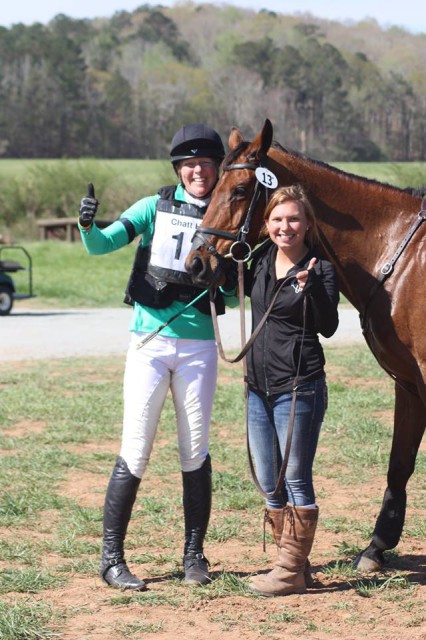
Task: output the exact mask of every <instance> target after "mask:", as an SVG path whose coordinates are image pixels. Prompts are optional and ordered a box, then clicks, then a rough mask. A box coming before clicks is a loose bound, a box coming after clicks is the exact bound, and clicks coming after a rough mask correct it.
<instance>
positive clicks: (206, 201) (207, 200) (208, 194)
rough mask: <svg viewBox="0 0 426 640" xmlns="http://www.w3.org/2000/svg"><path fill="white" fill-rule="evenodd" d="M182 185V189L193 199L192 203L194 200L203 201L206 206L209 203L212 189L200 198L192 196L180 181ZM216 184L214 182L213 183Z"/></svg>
mask: <svg viewBox="0 0 426 640" xmlns="http://www.w3.org/2000/svg"><path fill="white" fill-rule="evenodd" d="M181 185H182V187H183V188H184V190H185V191H186V193H187V194H188V195H189V196H190V197H191V198H192V199H193V200H194V202H193V203H192V204H195V203H196V202H203V203H204V205H205V206H207V205H208V204H209V201H210V198H211V194H212V192H213V189H214V187H213V189H210V191H209V192H208V193H206V195H204V196H203V197H202V198H200V197H199V196H194V194H193V193H191V192H190V191H189V190H188V189H187V188H186V187H185V185H184V184H183V182H181ZM215 186H216V184H215Z"/></svg>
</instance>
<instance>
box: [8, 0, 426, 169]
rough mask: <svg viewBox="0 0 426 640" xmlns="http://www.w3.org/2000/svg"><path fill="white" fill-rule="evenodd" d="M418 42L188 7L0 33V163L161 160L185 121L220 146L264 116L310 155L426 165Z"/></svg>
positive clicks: (308, 20) (373, 31) (286, 142)
mask: <svg viewBox="0 0 426 640" xmlns="http://www.w3.org/2000/svg"><path fill="white" fill-rule="evenodd" d="M380 38H382V44H380V42H381V40H380ZM390 38H392V39H393V48H392V51H393V52H394V53H393V56H394V57H389V53H387V52H388V51H389V39H390ZM398 43H401V55H400V57H399V58H398V56H397V55H395V46H396V47H397V48H398ZM425 44H426V36H414V35H411V34H408V33H407V32H405V31H403V30H398V29H395V28H394V29H393V30H392V29H391V30H387V31H386V30H383V29H381V28H380V27H379V26H378V25H377V24H376V23H374V21H370V22H369V23H359V24H353V25H342V24H338V23H332V22H327V21H323V20H320V19H316V18H314V17H312V16H306V17H300V16H298V17H297V16H296V17H295V16H285V15H281V14H277V13H275V12H270V11H264V10H261V11H259V12H253V11H249V10H242V9H236V8H235V7H229V6H228V7H227V6H226V5H224V6H222V7H217V6H213V5H208V4H206V5H193V4H192V3H190V2H189V3H187V4H183V5H179V6H176V7H173V8H170V9H166V8H164V7H161V6H159V5H158V6H151V5H143V6H141V7H139V8H138V9H137V10H136V11H134V12H126V11H121V12H118V13H116V14H114V15H113V16H112V17H111V18H110V19H95V20H74V19H71V18H69V17H67V16H65V15H58V16H56V17H55V18H54V19H53V20H52V21H51V22H50V23H49V24H47V25H42V24H40V23H35V24H33V25H30V26H25V25H23V24H17V25H14V26H12V27H11V28H10V29H7V28H4V27H3V28H0V157H4V158H67V157H68V158H74V157H82V156H87V157H96V158H100V157H101V158H153V159H154V158H165V157H167V155H168V149H169V142H170V139H171V137H172V135H173V133H174V132H175V131H176V129H178V128H179V127H180V126H182V124H184V123H187V122H199V121H206V122H208V123H209V124H211V125H212V126H213V127H215V128H216V129H217V130H218V131H219V132H220V133H221V134H222V135H223V136H224V139H225V140H226V137H227V135H228V134H229V131H230V129H231V127H232V126H238V127H239V128H240V129H241V130H242V131H243V133H244V134H245V135H246V137H250V136H252V135H254V134H256V133H257V132H258V130H259V129H260V128H261V126H262V124H263V121H264V119H265V118H266V117H268V118H270V120H271V121H272V122H273V125H274V132H275V138H276V140H278V141H279V142H280V143H281V144H282V145H283V146H286V147H290V148H293V149H297V150H299V151H301V152H303V153H307V154H308V155H310V156H313V157H318V158H321V159H324V160H328V161H349V160H353V161H369V160H375V161H377V160H388V161H405V160H411V161H412V160H425V159H426V131H425V128H426V117H425V116H426V83H425V81H424V73H423V72H422V69H423V68H424V64H425V62H426V61H425V60H424V55H425V54H424V51H425ZM402 45H403V46H402ZM416 51H417V52H423V53H422V54H421V55H416ZM402 52H403V53H404V55H402ZM404 65H405V66H404Z"/></svg>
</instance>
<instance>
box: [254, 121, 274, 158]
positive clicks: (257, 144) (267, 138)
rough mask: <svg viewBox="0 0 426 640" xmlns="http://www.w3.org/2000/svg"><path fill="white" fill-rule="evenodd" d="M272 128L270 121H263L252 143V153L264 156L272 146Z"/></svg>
mask: <svg viewBox="0 0 426 640" xmlns="http://www.w3.org/2000/svg"><path fill="white" fill-rule="evenodd" d="M272 134H273V128H272V124H271V121H270V120H265V124H264V125H263V129H262V131H260V133H258V134H257V136H256V138H255V139H254V140H253V142H252V146H253V151H254V153H256V154H262V155H266V154H267V153H268V151H269V147H270V146H271V144H272Z"/></svg>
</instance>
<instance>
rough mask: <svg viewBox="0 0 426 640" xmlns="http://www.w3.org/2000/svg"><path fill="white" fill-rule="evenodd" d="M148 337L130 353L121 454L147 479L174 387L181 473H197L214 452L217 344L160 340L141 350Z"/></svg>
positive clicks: (136, 341) (133, 344) (137, 335)
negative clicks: (212, 425) (212, 431)
mask: <svg viewBox="0 0 426 640" xmlns="http://www.w3.org/2000/svg"><path fill="white" fill-rule="evenodd" d="M145 335H146V334H141V333H133V334H132V337H131V341H130V345H129V350H128V352H127V361H126V369H125V374H124V418H123V439H122V445H121V451H120V455H121V457H122V458H124V460H125V461H126V463H127V466H128V467H129V470H130V472H131V473H132V474H133V475H134V476H136V477H137V478H142V476H143V474H144V471H145V469H146V467H147V465H148V462H149V458H150V456H151V451H152V446H153V443H154V438H155V434H156V432H157V427H158V422H159V419H160V414H161V410H162V408H163V405H164V401H165V399H166V396H167V392H168V390H169V388H170V389H171V392H172V397H173V404H174V407H175V413H176V421H177V435H178V444H179V456H180V464H181V469H182V471H195V470H196V469H199V468H200V467H201V466H202V464H203V462H204V460H205V459H206V456H207V454H208V442H209V428H210V418H211V412H212V406H213V399H214V394H215V391H216V378H217V347H216V343H215V342H214V340H184V339H180V338H179V339H177V338H166V337H162V336H157V337H155V338H153V339H152V340H151V341H150V342H149V343H148V344H146V345H145V346H143V347H142V348H141V349H136V345H137V344H139V342H140V341H141V340H142V338H143V337H144V336H145Z"/></svg>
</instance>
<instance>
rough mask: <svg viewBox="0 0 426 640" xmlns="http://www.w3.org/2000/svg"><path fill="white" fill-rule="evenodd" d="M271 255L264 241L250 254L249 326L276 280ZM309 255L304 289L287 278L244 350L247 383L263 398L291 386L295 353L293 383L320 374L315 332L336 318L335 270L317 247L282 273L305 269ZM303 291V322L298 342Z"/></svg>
mask: <svg viewBox="0 0 426 640" xmlns="http://www.w3.org/2000/svg"><path fill="white" fill-rule="evenodd" d="M276 254H277V248H276V246H275V245H272V246H270V247H269V248H268V249H267V250H266V251H265V252H264V253H262V254H261V255H260V256H256V258H254V259H253V261H252V264H251V266H250V269H249V271H248V272H247V274H246V285H245V286H246V292H247V294H248V295H250V297H251V308H252V330H254V329H255V328H256V326H257V325H258V324H259V322H260V320H261V318H262V317H263V315H264V313H265V312H266V310H267V308H268V306H269V303H270V301H271V299H272V296H273V294H274V293H275V291H276V290H277V288H278V287H279V285H280V283H281V282H282V280H281V279H280V280H277V279H276V275H275V258H276ZM313 257H315V258H317V262H316V263H315V265H314V268H313V269H311V270H310V271H309V277H308V280H307V283H306V285H305V287H304V289H303V290H300V289H299V287H298V285H297V279H296V278H295V277H293V278H289V281H287V282H286V283H285V284H284V285H283V287H282V288H281V291H280V293H279V294H278V297H277V299H276V301H275V304H274V306H273V309H272V312H271V314H270V315H269V317H268V319H267V321H266V324H265V326H264V327H263V328H262V330H261V331H260V333H259V335H258V337H257V338H256V340H255V342H254V344H253V346H252V348H251V349H250V351H249V353H248V354H247V380H248V384H249V387H250V388H251V389H254V390H256V391H258V392H260V393H263V394H265V395H266V396H268V397H275V396H277V395H280V394H282V393H286V392H289V391H291V390H292V388H293V383H294V378H295V376H296V373H297V367H298V363H299V358H300V369H299V376H298V382H299V385H300V384H303V383H304V382H307V381H309V380H315V379H316V378H318V377H320V376H322V375H323V373H324V364H325V358H324V352H323V349H322V346H321V344H320V341H319V338H318V333H321V334H322V335H323V336H324V337H325V338H329V337H330V336H332V335H333V333H334V332H335V331H336V329H337V326H338V323H339V319H338V312H337V305H338V302H339V288H338V282H337V275H336V272H335V269H334V267H333V265H332V264H331V263H330V262H329V261H328V260H325V259H324V258H323V257H322V256H321V254H320V252H319V250H317V249H312V250H310V251H309V252H308V254H307V255H306V256H305V257H304V258H303V259H302V260H301V262H300V263H299V264H298V265H296V266H295V267H293V268H292V269H290V271H289V272H288V273H287V276H286V277H288V276H290V275H296V273H298V272H299V271H303V270H304V269H307V267H308V264H309V261H310V260H311V259H312V258H313ZM305 296H306V298H307V305H306V327H305V337H304V340H303V346H302V334H303V298H304V297H305ZM301 346H302V352H301Z"/></svg>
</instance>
